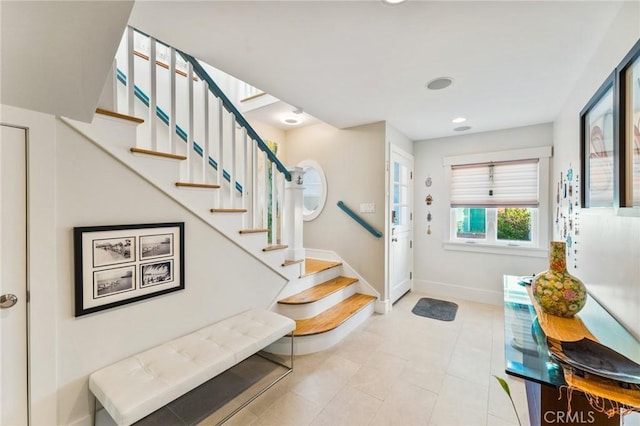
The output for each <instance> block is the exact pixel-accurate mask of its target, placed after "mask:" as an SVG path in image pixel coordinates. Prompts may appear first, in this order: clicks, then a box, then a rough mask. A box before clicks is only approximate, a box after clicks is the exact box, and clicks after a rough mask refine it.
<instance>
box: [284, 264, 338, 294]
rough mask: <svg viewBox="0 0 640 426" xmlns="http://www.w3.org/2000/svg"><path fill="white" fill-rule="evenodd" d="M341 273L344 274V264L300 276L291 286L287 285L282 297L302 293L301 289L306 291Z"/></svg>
mask: <svg viewBox="0 0 640 426" xmlns="http://www.w3.org/2000/svg"><path fill="white" fill-rule="evenodd" d="M340 275H342V266H336V267H333V268H330V269H327V270H325V271H322V272H317V273H315V274H311V275H305V276H303V277H300V278H298V279H297V280H296V282H295V283H293V282H292V283H291V284H290V285H289V286H287V288H286V289H285V290H284V291H283V292H282V294H280V299H284V298H285V297H289V296H291V295H294V294H296V293H300V292H301V291H304V290H306V289H308V288H311V287H313V286H315V285H318V284H322V283H323V282H326V281H329V280H330V279H333V278H336V277H338V276H340Z"/></svg>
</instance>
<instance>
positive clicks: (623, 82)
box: [616, 40, 640, 207]
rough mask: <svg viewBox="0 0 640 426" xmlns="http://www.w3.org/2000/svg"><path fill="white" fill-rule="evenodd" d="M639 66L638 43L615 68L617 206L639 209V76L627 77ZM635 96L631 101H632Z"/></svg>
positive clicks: (639, 47)
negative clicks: (616, 93)
mask: <svg viewBox="0 0 640 426" xmlns="http://www.w3.org/2000/svg"><path fill="white" fill-rule="evenodd" d="M638 66H640V40H638V41H637V42H636V43H635V44H634V46H633V47H632V48H631V50H630V51H629V53H627V55H626V56H625V57H624V58H623V59H622V61H621V62H620V64H618V66H617V67H616V73H617V77H616V78H617V84H618V94H619V98H618V104H619V111H620V115H619V120H618V123H619V128H618V134H619V135H620V179H621V181H620V182H621V197H620V206H621V207H640V105H638V104H639V103H640V76H637V80H635V81H633V80H631V79H630V78H629V77H630V76H629V75H628V73H629V72H630V71H633V69H634V68H635V67H638ZM634 95H635V98H634Z"/></svg>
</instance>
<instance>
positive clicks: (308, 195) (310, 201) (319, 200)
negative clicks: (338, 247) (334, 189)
mask: <svg viewBox="0 0 640 426" xmlns="http://www.w3.org/2000/svg"><path fill="white" fill-rule="evenodd" d="M298 167H301V168H302V170H304V183H303V187H304V189H303V190H302V215H303V219H304V220H305V221H309V220H313V219H315V218H316V217H318V216H319V215H320V213H321V212H322V209H323V208H324V205H325V203H326V201H327V179H326V177H325V175H324V172H323V171H322V167H320V164H318V163H317V162H315V161H313V160H304V161H301V162H300V164H298Z"/></svg>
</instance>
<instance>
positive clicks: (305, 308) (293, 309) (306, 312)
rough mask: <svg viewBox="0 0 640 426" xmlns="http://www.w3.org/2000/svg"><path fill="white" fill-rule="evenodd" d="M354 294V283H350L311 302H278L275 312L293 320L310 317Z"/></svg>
mask: <svg viewBox="0 0 640 426" xmlns="http://www.w3.org/2000/svg"><path fill="white" fill-rule="evenodd" d="M354 294H356V285H355V284H351V285H350V286H347V287H345V288H342V289H340V290H338V291H336V292H335V293H332V294H330V295H328V296H327V297H323V298H322V299H320V300H318V301H316V302H313V303H304V304H301V305H285V304H282V303H278V308H277V312H278V313H281V314H282V315H285V316H288V317H289V318H293V319H294V320H299V319H305V318H311V317H315V316H316V315H318V314H320V313H322V312H323V311H326V310H327V309H329V308H331V307H332V306H334V305H336V304H338V303H340V302H342V301H343V300H345V299H346V298H348V297H351V296H353V295H354Z"/></svg>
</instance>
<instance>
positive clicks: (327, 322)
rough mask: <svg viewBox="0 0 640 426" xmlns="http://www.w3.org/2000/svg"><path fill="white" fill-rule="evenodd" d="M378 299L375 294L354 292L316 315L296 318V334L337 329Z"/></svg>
mask: <svg viewBox="0 0 640 426" xmlns="http://www.w3.org/2000/svg"><path fill="white" fill-rule="evenodd" d="M374 300H376V298H375V297H374V296H369V295H366V294H360V293H357V294H354V295H353V296H351V297H349V298H348V299H345V300H343V301H342V302H340V303H338V304H337V305H334V306H333V307H331V308H329V309H327V310H326V311H324V312H322V313H321V314H318V315H316V316H315V317H311V318H307V319H302V320H296V329H295V331H294V332H293V335H294V336H311V335H314V334H321V333H326V332H327V331H331V330H335V329H336V328H338V326H340V324H342V323H344V322H345V321H346V320H348V319H349V318H351V317H352V316H354V315H355V314H356V313H358V312H359V311H361V310H362V309H364V308H365V307H366V306H367V305H369V304H370V303H373V301H374Z"/></svg>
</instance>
